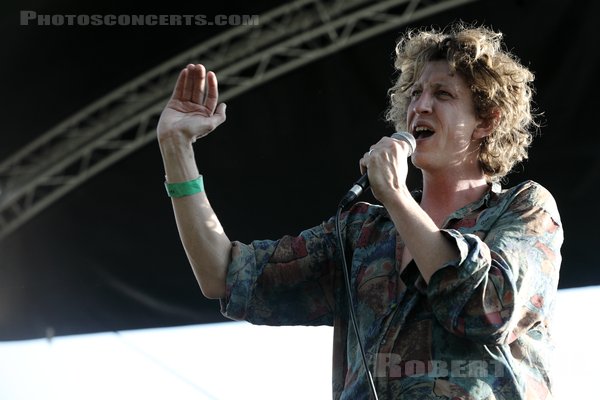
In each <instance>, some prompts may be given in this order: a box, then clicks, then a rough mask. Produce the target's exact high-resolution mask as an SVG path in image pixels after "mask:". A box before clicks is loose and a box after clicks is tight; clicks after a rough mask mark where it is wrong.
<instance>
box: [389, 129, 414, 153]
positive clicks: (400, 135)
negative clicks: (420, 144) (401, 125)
mask: <svg viewBox="0 0 600 400" xmlns="http://www.w3.org/2000/svg"><path fill="white" fill-rule="evenodd" d="M392 138H393V139H396V140H402V141H403V142H406V143H407V144H408V147H409V151H408V156H409V157H410V156H411V155H412V153H413V152H414V151H415V148H416V147H417V141H416V140H415V137H414V136H413V135H411V134H410V133H408V132H404V131H400V132H395V133H393V134H392Z"/></svg>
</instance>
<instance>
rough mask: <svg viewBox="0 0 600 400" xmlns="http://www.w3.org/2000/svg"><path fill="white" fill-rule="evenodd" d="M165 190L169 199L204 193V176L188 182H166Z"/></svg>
mask: <svg viewBox="0 0 600 400" xmlns="http://www.w3.org/2000/svg"><path fill="white" fill-rule="evenodd" d="M165 189H167V194H168V195H169V197H185V196H191V195H193V194H196V193H201V192H204V181H203V180H202V175H200V176H199V177H197V178H196V179H192V180H191V181H186V182H176V183H168V182H165Z"/></svg>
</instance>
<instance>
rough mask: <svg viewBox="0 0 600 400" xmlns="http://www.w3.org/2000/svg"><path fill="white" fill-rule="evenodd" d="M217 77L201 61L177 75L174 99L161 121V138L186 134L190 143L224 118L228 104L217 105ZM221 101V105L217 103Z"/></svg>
mask: <svg viewBox="0 0 600 400" xmlns="http://www.w3.org/2000/svg"><path fill="white" fill-rule="evenodd" d="M218 100H219V89H218V84H217V76H216V75H215V74H214V73H213V72H208V73H207V72H206V69H205V68H204V66H203V65H201V64H195V65H194V64H190V65H188V66H187V67H186V68H184V69H183V70H182V71H181V73H180V74H179V78H177V83H176V84H175V89H174V90H173V94H172V95H171V99H169V102H168V103H167V105H166V106H165V108H164V110H163V111H162V114H161V115H160V120H159V122H158V128H157V133H158V138H159V140H165V139H168V138H170V137H172V136H173V135H181V134H182V135H183V137H184V138H185V139H187V140H189V141H191V142H194V141H195V140H196V139H198V138H201V137H203V136H206V135H207V134H208V133H210V132H211V131H212V130H214V129H215V128H216V127H217V126H219V125H220V124H221V123H223V121H225V104H223V103H221V104H218ZM217 104H218V105H217Z"/></svg>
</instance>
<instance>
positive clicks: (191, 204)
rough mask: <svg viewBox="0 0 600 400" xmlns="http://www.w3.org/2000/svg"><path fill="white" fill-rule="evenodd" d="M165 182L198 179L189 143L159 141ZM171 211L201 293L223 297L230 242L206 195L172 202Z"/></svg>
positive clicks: (174, 140)
mask: <svg viewBox="0 0 600 400" xmlns="http://www.w3.org/2000/svg"><path fill="white" fill-rule="evenodd" d="M159 144H160V150H161V154H162V156H163V163H164V168H165V173H166V179H167V182H184V181H188V180H191V179H195V178H197V177H198V175H199V173H198V167H197V165H196V161H195V158H194V150H193V148H192V144H191V143H186V142H185V140H181V141H178V140H177V139H172V138H171V139H168V140H161V141H159ZM172 205H173V211H174V213H175V220H176V222H177V229H178V231H179V235H180V237H181V242H182V244H183V247H184V249H185V252H186V254H187V257H188V259H189V262H190V264H191V266H192V269H193V271H194V275H195V276H196V279H197V280H198V284H199V285H200V288H201V289H202V293H203V294H204V295H205V296H206V297H208V298H221V297H224V295H225V277H226V274H227V267H228V264H229V259H230V254H231V242H230V240H229V239H228V238H227V235H226V234H225V232H224V230H223V228H222V226H221V223H220V222H219V220H218V218H217V216H216V214H215V212H214V211H213V209H212V207H211V206H210V203H209V201H208V198H207V196H206V193H197V194H195V195H192V196H186V197H180V198H173V199H172Z"/></svg>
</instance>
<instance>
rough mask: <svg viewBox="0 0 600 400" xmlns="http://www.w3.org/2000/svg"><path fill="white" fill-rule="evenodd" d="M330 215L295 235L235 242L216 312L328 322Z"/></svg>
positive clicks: (280, 321)
mask: <svg viewBox="0 0 600 400" xmlns="http://www.w3.org/2000/svg"><path fill="white" fill-rule="evenodd" d="M334 228H335V224H334V220H333V219H332V220H330V221H327V222H325V223H323V224H321V225H319V226H317V227H315V228H312V229H308V230H305V231H303V232H301V233H300V234H299V235H298V236H284V237H283V238H281V239H279V240H260V241H253V242H252V243H250V244H243V243H240V242H234V243H233V248H232V261H231V263H230V265H229V269H228V273H227V281H226V297H225V298H224V299H221V312H222V313H223V315H225V316H226V317H228V318H231V319H235V320H246V321H248V322H251V323H254V324H260V325H332V324H333V314H334V309H335V301H334V293H333V292H334V284H333V283H334V279H335V274H336V270H339V267H337V266H336V264H335V263H334V261H333V260H336V259H337V255H335V254H336V251H337V250H336V247H337V246H336V245H335V244H336V241H335V229H334Z"/></svg>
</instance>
